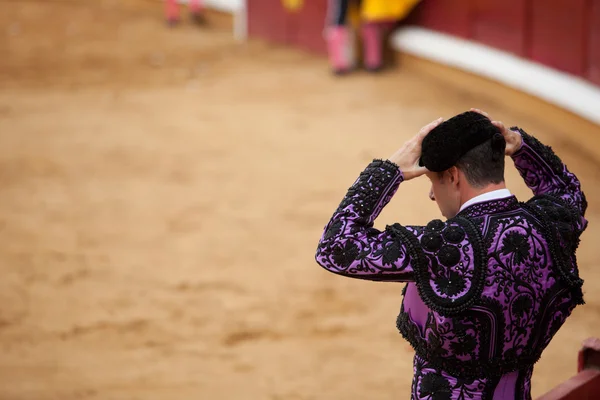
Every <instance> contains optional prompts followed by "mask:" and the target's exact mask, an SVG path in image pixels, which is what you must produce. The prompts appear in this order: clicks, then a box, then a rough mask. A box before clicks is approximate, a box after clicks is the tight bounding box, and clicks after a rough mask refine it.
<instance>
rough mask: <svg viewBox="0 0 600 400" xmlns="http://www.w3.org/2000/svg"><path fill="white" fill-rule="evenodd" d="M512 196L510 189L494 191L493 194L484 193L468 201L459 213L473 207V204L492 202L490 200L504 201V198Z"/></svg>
mask: <svg viewBox="0 0 600 400" xmlns="http://www.w3.org/2000/svg"><path fill="white" fill-rule="evenodd" d="M510 196H512V193H511V192H510V190H508V189H498V190H492V191H491V192H487V193H483V194H480V195H479V196H475V197H473V198H472V199H470V200H467V201H466V202H465V203H464V204H463V205H462V206H461V207H460V210H459V212H460V211H462V210H464V209H465V208H467V207H469V206H472V205H473V204H476V203H483V202H484V201H490V200H496V199H504V198H506V197H510Z"/></svg>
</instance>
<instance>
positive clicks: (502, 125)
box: [492, 121, 506, 133]
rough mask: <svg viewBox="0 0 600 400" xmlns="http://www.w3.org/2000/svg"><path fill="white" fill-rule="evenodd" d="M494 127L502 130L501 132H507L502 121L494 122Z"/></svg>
mask: <svg viewBox="0 0 600 400" xmlns="http://www.w3.org/2000/svg"><path fill="white" fill-rule="evenodd" d="M492 125H494V126H495V127H496V128H498V129H500V132H502V133H504V132H505V131H506V127H505V126H504V124H503V123H502V122H501V121H492Z"/></svg>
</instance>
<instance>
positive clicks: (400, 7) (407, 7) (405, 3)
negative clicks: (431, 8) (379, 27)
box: [360, 0, 421, 21]
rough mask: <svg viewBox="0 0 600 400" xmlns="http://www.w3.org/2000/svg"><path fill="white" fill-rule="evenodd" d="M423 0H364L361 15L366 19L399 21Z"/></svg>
mask: <svg viewBox="0 0 600 400" xmlns="http://www.w3.org/2000/svg"><path fill="white" fill-rule="evenodd" d="M419 1H421V0H362V4H361V10H360V16H361V18H362V19H363V20H366V21H386V20H392V21H399V20H401V19H404V18H405V17H406V16H407V15H408V14H409V13H410V12H411V11H412V9H413V8H414V7H415V6H416V5H417V3H419Z"/></svg>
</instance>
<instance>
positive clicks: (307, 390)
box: [0, 0, 600, 400]
mask: <svg viewBox="0 0 600 400" xmlns="http://www.w3.org/2000/svg"><path fill="white" fill-rule="evenodd" d="M121 3H125V5H123V4H121ZM0 9H2V12H0V187H1V188H2V194H1V195H0V260H1V262H0V273H1V274H2V279H1V280H0V351H1V353H2V356H1V357H0V399H2V400H50V399H56V400H71V399H122V400H135V399H144V400H146V399H148V400H154V399H156V400H179V399H181V400H192V399H194V400H198V399H203V400H213V399H214V400H217V399H270V400H284V399H285V400H300V399H328V400H329V399H370V400H374V399H380V400H384V399H390V400H391V399H400V398H407V396H408V393H409V390H410V388H409V384H410V380H411V374H412V364H411V363H412V355H413V353H412V351H411V350H410V348H408V347H407V344H406V343H405V342H404V341H403V339H402V338H401V337H400V335H399V334H398V333H397V331H396V330H395V317H396V314H397V312H398V310H399V304H400V301H401V297H400V290H401V285H398V284H391V283H370V282H364V281H354V280H350V279H343V278H340V277H338V276H334V275H331V274H328V273H326V272H324V271H323V270H322V269H320V268H319V267H318V266H317V264H316V263H315V262H314V259H313V256H314V250H315V248H316V244H317V240H318V238H319V236H320V234H321V229H322V228H323V226H324V224H325V223H326V222H327V219H328V218H329V216H330V215H331V213H332V212H333V210H334V209H335V208H336V207H337V205H338V203H339V201H340V200H341V198H342V196H343V194H344V193H345V190H346V189H347V188H348V186H349V185H350V184H352V182H353V181H354V179H355V177H356V176H357V175H358V173H359V172H360V171H361V169H362V168H363V167H364V166H365V165H366V163H367V162H368V161H370V160H371V159H372V158H374V157H387V156H389V155H391V154H392V152H393V151H394V150H396V148H397V147H398V146H400V145H401V144H402V143H403V142H404V141H405V140H406V139H408V138H409V137H410V136H412V135H413V134H414V133H415V132H416V131H417V130H418V129H419V128H420V127H421V126H422V125H425V124H426V123H428V122H429V121H431V120H433V119H435V118H437V117H439V116H445V117H450V116H452V115H454V114H456V113H458V112H461V111H464V110H466V109H468V108H469V107H473V106H479V107H481V108H483V109H486V110H488V111H489V112H491V113H492V114H493V116H495V117H496V118H499V119H502V120H504V121H506V122H507V123H509V124H519V125H521V126H522V127H524V128H525V129H527V130H528V131H530V132H531V133H534V134H536V135H537V136H538V137H539V138H540V139H542V140H543V141H545V142H546V143H548V144H551V145H553V146H554V147H555V149H556V150H557V151H558V153H559V154H560V155H561V157H563V159H564V160H565V161H567V163H568V165H569V167H570V168H571V170H573V171H574V172H576V173H577V174H578V175H579V177H580V179H581V180H582V182H583V186H584V189H585V190H586V193H587V196H588V199H589V203H590V207H589V211H588V218H589V220H590V225H589V229H588V231H587V232H586V234H585V236H584V237H583V242H582V245H581V247H580V252H579V260H580V269H581V273H582V275H583V277H584V278H585V279H586V292H587V302H588V304H587V305H586V306H584V307H581V308H580V309H578V310H577V311H576V312H575V314H574V315H573V317H572V318H571V319H570V321H569V322H568V323H567V325H566V326H565V327H564V329H563V330H562V331H561V332H560V333H559V335H558V336H557V337H556V338H555V340H554V341H553V343H552V344H551V345H550V347H549V349H548V350H547V352H546V354H545V356H544V357H543V359H542V360H541V361H540V363H539V365H538V367H537V368H536V372H535V375H534V395H535V396H538V395H540V394H542V393H544V392H545V391H547V390H548V389H550V388H551V387H553V386H554V385H555V384H557V383H558V382H560V381H562V380H564V379H567V378H568V377H570V376H571V375H572V374H574V372H575V368H576V351H577V350H578V349H579V345H580V343H581V341H582V340H583V339H585V338H587V337H589V336H592V335H595V336H600V318H599V314H600V283H599V282H600V253H599V252H598V251H597V246H596V242H597V238H598V237H600V215H599V214H600V189H599V188H598V185H599V183H600V128H598V127H597V126H594V125H592V124H589V123H587V122H584V121H581V120H579V119H578V118H576V117H574V116H572V115H570V114H568V113H565V112H562V111H560V110H557V109H555V108H553V107H550V106H548V105H545V104H542V103H540V102H538V101H536V100H535V99H532V98H530V97H527V96H524V95H521V94H518V93H516V92H514V91H512V90H509V89H506V88H503V87H501V86H498V85H496V84H493V83H490V82H487V81H485V80H482V79H479V78H476V77H471V76H468V75H466V74H463V73H460V72H456V71H452V70H449V69H446V68H443V67H439V66H435V65H431V64H428V63H424V62H419V61H416V60H412V61H411V60H410V59H408V60H405V61H406V62H404V63H402V64H401V66H400V69H399V70H398V71H394V72H391V73H388V74H385V75H382V76H379V77H371V76H367V75H363V74H358V75H356V76H352V77H348V78H347V79H334V78H333V77H331V76H330V75H329V73H328V67H327V64H326V61H325V60H324V59H321V58H317V57H312V56H310V55H306V54H303V53H300V52H296V51H293V50H290V49H281V48H275V47H269V46H267V45H265V44H262V43H250V44H248V45H243V44H240V43H236V42H235V41H233V39H232V35H231V33H230V32H229V31H227V30H226V29H224V28H216V27H209V28H198V27H194V26H191V25H190V24H188V23H187V22H186V23H185V24H184V25H182V26H181V27H179V28H177V29H175V30H168V29H166V28H165V27H164V25H163V21H162V6H161V5H160V4H159V3H156V2H152V1H148V0H146V1H143V0H130V1H128V2H119V1H117V0H114V1H101V0H95V1H84V0H71V1H66V0H65V1H56V0H53V1H50V0H0ZM508 181H509V184H510V187H511V189H513V191H514V192H515V193H517V195H518V196H519V197H520V198H521V199H526V198H527V197H528V196H529V192H528V190H527V189H526V188H525V186H524V185H523V184H522V183H521V182H520V180H519V179H518V175H517V174H516V172H515V170H514V168H512V166H511V167H510V171H509V173H508ZM427 191H428V187H427V184H426V182H425V180H421V181H414V182H410V183H407V184H406V186H403V187H402V188H401V190H400V192H399V195H398V196H397V197H396V198H395V199H394V200H393V202H392V203H391V204H390V206H389V207H388V208H387V209H386V210H385V211H384V213H383V214H382V216H381V218H380V219H379V221H378V222H377V226H378V227H383V226H384V225H385V224H386V223H391V222H396V221H399V222H404V223H412V224H419V223H426V222H427V221H428V220H429V219H432V218H435V217H439V212H438V210H437V208H436V206H435V204H434V203H432V202H429V201H427Z"/></svg>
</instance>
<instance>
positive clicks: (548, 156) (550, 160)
mask: <svg viewBox="0 0 600 400" xmlns="http://www.w3.org/2000/svg"><path fill="white" fill-rule="evenodd" d="M511 130H516V131H519V133H520V134H521V137H522V138H523V142H525V143H527V145H528V146H529V147H531V148H532V149H533V151H534V152H536V153H537V154H539V155H541V156H542V158H543V159H544V161H546V163H547V164H548V165H549V166H550V167H551V168H552V170H553V171H554V172H555V173H556V174H558V175H561V174H562V172H563V168H564V164H563V163H562V161H561V160H560V158H559V157H558V156H557V155H556V153H554V150H552V147H550V146H546V145H544V144H542V143H541V142H540V141H539V140H538V139H536V138H535V137H533V136H531V135H529V134H528V133H527V132H525V131H524V130H522V129H521V128H519V127H516V126H515V127H512V128H511Z"/></svg>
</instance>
